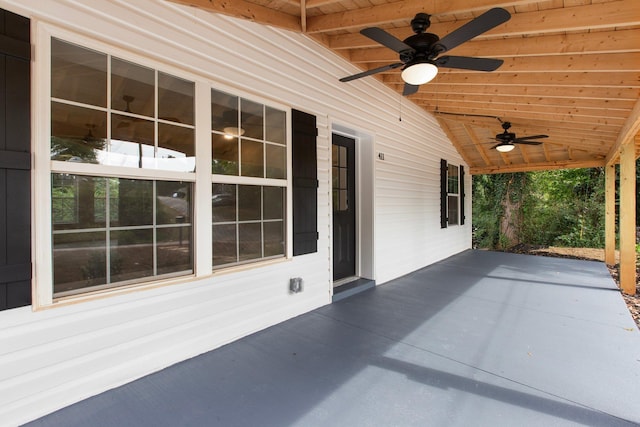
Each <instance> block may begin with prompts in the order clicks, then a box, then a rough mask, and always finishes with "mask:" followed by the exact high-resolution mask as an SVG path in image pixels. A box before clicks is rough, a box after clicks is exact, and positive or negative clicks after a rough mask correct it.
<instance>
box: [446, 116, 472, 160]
mask: <svg viewBox="0 0 640 427" xmlns="http://www.w3.org/2000/svg"><path fill="white" fill-rule="evenodd" d="M439 123H440V128H441V129H442V130H443V131H444V133H445V134H446V135H447V137H448V138H449V141H451V143H452V144H453V146H454V147H455V148H456V150H457V151H458V154H460V156H461V157H462V159H463V160H464V161H465V163H466V164H468V165H470V164H472V163H473V162H472V161H471V159H470V158H469V155H468V154H467V152H466V151H465V150H463V149H462V147H461V146H460V143H459V140H458V138H456V137H455V136H454V135H453V133H452V132H451V129H450V128H449V126H448V125H447V124H446V123H445V122H439Z"/></svg>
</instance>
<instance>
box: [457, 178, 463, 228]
mask: <svg viewBox="0 0 640 427" xmlns="http://www.w3.org/2000/svg"><path fill="white" fill-rule="evenodd" d="M458 185H459V187H460V225H464V166H460V183H459V184H458Z"/></svg>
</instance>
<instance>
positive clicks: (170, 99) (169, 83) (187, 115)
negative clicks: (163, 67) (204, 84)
mask: <svg viewBox="0 0 640 427" xmlns="http://www.w3.org/2000/svg"><path fill="white" fill-rule="evenodd" d="M194 91H195V84H194V83H193V82H190V81H188V80H183V79H180V78H178V77H174V76H171V75H169V74H165V73H161V72H158V118H159V119H161V120H169V121H172V122H177V123H183V124H188V125H193V123H194V120H193V117H194V113H193V100H194Z"/></svg>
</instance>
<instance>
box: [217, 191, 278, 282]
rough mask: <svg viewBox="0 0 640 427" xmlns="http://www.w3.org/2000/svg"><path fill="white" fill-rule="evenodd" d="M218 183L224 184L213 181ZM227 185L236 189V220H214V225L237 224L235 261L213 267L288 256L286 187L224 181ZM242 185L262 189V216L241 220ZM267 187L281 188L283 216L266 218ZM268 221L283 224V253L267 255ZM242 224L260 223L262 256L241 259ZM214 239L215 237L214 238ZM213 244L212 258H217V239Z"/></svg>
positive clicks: (218, 267) (221, 267)
mask: <svg viewBox="0 0 640 427" xmlns="http://www.w3.org/2000/svg"><path fill="white" fill-rule="evenodd" d="M217 184H223V183H220V182H213V183H212V185H213V186H215V185H217ZM224 184H225V185H233V186H234V191H235V196H236V197H235V220H233V221H232V220H225V221H215V220H214V221H213V222H212V227H213V228H215V227H216V226H224V225H228V226H230V225H233V226H235V245H236V250H235V262H228V263H224V264H217V265H216V264H215V261H214V264H213V269H214V270H219V269H223V268H228V267H232V266H236V265H243V264H248V263H255V262H258V261H262V260H268V259H276V258H282V257H284V256H286V243H285V242H286V212H287V208H286V187H277V186H269V185H255V184H229V183H224ZM241 185H244V186H252V187H258V188H259V189H260V218H259V219H249V220H240V219H239V218H240V209H239V208H240V197H239V194H240V189H239V187H240V186H241ZM265 188H281V189H282V192H281V197H282V210H281V213H282V218H274V219H265V218H264V216H265V194H264V193H265ZM267 223H271V224H275V223H281V224H282V241H283V247H282V253H281V254H276V255H270V256H265V243H266V242H267V241H266V239H265V230H264V224H267ZM242 224H260V256H259V257H258V258H251V259H247V260H241V259H240V255H241V254H240V246H241V244H242V242H241V240H240V225H242ZM212 240H213V239H212ZM212 246H213V257H212V259H213V260H215V257H216V254H215V241H212Z"/></svg>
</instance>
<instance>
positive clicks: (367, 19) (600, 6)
mask: <svg viewBox="0 0 640 427" xmlns="http://www.w3.org/2000/svg"><path fill="white" fill-rule="evenodd" d="M401 3H409V2H401ZM411 3H414V2H411ZM419 3H423V2H419ZM440 3H441V4H446V3H447V2H440ZM467 3H468V2H467ZM394 4H396V3H388V4H386V5H382V6H384V7H386V8H388V9H392V10H391V11H390V12H388V13H389V15H388V16H387V17H384V16H376V15H375V13H374V14H373V16H370V14H368V13H364V14H363V15H358V11H360V10H363V9H357V10H354V11H349V13H350V15H352V16H353V17H352V19H350V20H349V19H345V18H344V14H345V13H346V12H345V13H339V14H329V15H324V16H322V17H314V18H313V24H312V23H310V24H309V28H310V29H309V31H310V32H317V31H320V32H321V31H333V30H338V29H348V28H353V27H361V28H364V27H368V26H373V25H381V24H383V23H386V22H393V21H408V20H409V19H411V18H413V15H415V14H416V13H417V12H421V11H422V10H418V11H415V12H408V11H407V12H406V13H404V14H403V13H399V11H398V10H397V9H399V8H398V7H397V6H396V7H395V8H393V7H390V5H391V6H392V5H394ZM493 4H494V5H495V2H493ZM382 6H373V8H375V7H382ZM488 8H489V7H487V9H488ZM367 9H371V8H365V10H367ZM426 13H430V14H435V13H433V12H429V11H426ZM310 20H311V19H310ZM332 20H333V22H332ZM377 21H381V22H377ZM469 21H471V19H468V20H459V21H456V22H445V23H433V24H432V25H431V27H429V32H432V33H434V34H437V35H439V36H440V37H443V36H444V35H446V34H449V33H450V32H452V31H453V30H455V29H457V28H459V27H461V26H462V25H464V24H465V23H467V22H469ZM342 22H344V24H345V25H341V23H342ZM638 25H640V2H637V1H636V0H619V1H611V2H605V3H593V4H588V5H580V6H573V7H564V8H563V7H559V8H556V9H547V10H540V11H535V12H526V13H514V14H512V15H511V19H510V20H509V21H507V22H505V23H504V24H501V25H499V26H497V27H496V28H494V29H492V30H490V31H487V32H486V33H484V34H482V35H481V36H479V37H485V38H486V37H493V38H498V37H513V36H518V35H531V34H535V35H538V36H541V35H544V34H549V33H571V32H578V31H592V30H595V29H607V30H610V29H614V28H617V29H622V28H627V27H637V26H638ZM387 31H388V32H389V33H390V34H392V35H394V36H395V37H397V38H399V39H402V40H403V39H404V38H406V37H408V36H410V35H411V34H412V33H411V28H409V27H407V28H400V29H389V30H387ZM329 40H330V41H329V47H330V48H331V49H348V48H357V47H367V46H379V45H378V44H377V43H375V42H372V41H371V40H369V39H368V38H367V37H364V36H362V35H360V34H358V33H354V34H352V35H347V34H343V35H332V36H331V37H330V38H329Z"/></svg>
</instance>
